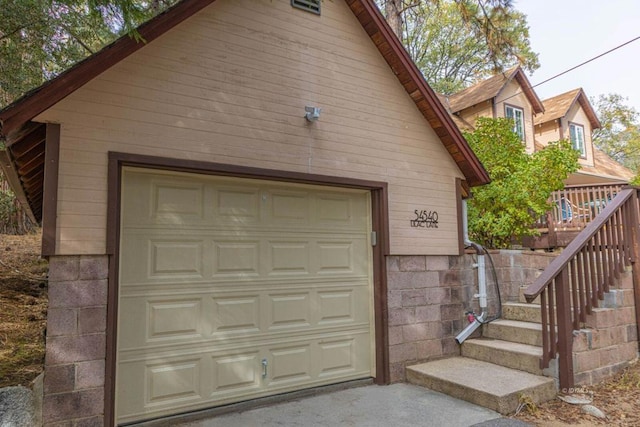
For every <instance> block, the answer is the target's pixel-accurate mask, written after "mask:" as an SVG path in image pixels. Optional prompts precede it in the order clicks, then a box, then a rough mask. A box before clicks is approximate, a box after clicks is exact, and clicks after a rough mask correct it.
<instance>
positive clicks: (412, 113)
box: [37, 0, 463, 254]
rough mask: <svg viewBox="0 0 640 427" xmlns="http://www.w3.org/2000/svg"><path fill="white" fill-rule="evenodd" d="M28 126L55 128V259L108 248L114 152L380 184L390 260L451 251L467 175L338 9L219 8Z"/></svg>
mask: <svg viewBox="0 0 640 427" xmlns="http://www.w3.org/2000/svg"><path fill="white" fill-rule="evenodd" d="M305 105H313V106H317V107H320V108H322V113H321V116H320V120H318V121H317V122H316V123H313V124H309V123H307V122H306V120H305V119H304V118H303V116H304V107H305ZM37 120H40V121H51V122H57V123H61V125H62V126H61V128H62V136H61V152H60V182H59V196H60V198H59V201H58V215H59V222H58V230H57V253H59V254H86V253H94V254H100V253H104V251H105V234H106V231H105V227H106V208H107V206H106V203H107V179H106V176H107V153H108V152H109V151H118V152H129V153H136V154H146V155H156V156H163V157H173V158H181V159H194V160H200V161H212V162H218V163H228V164H234V165H243V166H252V167H261V168H270V169H278V170H287V171H295V172H305V173H313V174H324V175H333V176H344V177H351V178H359V179H369V180H377V181H387V182H389V216H390V234H391V250H392V253H394V254H455V253H457V251H458V235H457V223H456V222H457V218H456V201H455V196H454V195H455V178H456V177H463V176H462V174H461V172H460V171H459V169H458V168H457V166H456V165H455V163H454V162H453V160H452V159H451V157H450V156H449V154H448V153H447V152H446V150H445V149H444V147H443V146H442V144H441V142H440V141H439V139H438V138H437V136H436V135H435V133H434V132H433V130H432V129H431V127H430V126H429V125H428V123H427V122H426V120H425V119H424V117H423V116H422V115H421V114H420V113H419V111H418V110H417V108H416V106H415V104H414V103H413V102H412V100H411V99H410V97H409V96H408V95H407V94H406V92H405V91H404V89H403V88H402V86H401V85H400V83H399V82H398V80H397V78H396V77H395V76H394V74H393V72H392V71H391V69H390V68H389V66H388V65H387V64H386V62H385V61H384V59H383V58H382V57H381V55H380V53H379V52H378V51H377V49H376V48H375V46H374V45H373V43H372V42H371V40H370V39H369V38H368V36H367V35H366V33H365V32H364V30H363V29H362V27H361V26H360V24H359V23H358V22H357V20H356V18H355V17H354V16H353V14H352V12H351V11H350V10H349V9H348V8H347V6H346V4H345V3H344V2H343V1H341V0H335V1H325V2H323V4H322V15H321V16H316V15H313V14H310V13H307V12H303V11H300V10H296V9H293V8H292V7H291V6H290V2H289V1H285V0H234V1H230V0H218V1H216V2H215V3H214V4H212V5H211V6H209V7H208V8H206V9H204V10H203V11H202V12H200V13H198V14H197V15H195V16H193V17H192V18H190V19H188V20H187V21H185V22H184V23H182V24H180V25H179V26H177V27H176V28H174V29H173V30H171V31H169V32H168V33H166V34H165V35H163V36H162V37H161V38H159V39H157V40H155V41H154V42H152V43H150V44H149V45H148V46H145V47H144V48H142V49H141V50H140V51H138V52H136V53H134V54H133V55H131V56H130V57H128V58H127V59H125V60H123V61H122V62H120V63H119V64H117V65H115V66H114V67H112V68H111V69H109V70H107V71H105V72H104V73H103V74H101V75H100V76H98V77H97V78H96V79H94V80H93V81H91V82H90V83H88V84H86V85H85V86H84V87H82V88H80V89H79V90H77V91H76V92H75V93H73V94H72V95H70V96H69V97H67V98H66V99H64V100H63V101H61V102H60V103H58V104H57V105H56V106H54V107H52V108H51V109H49V110H47V111H46V112H44V113H43V114H41V115H40V116H39V117H38V118H37ZM415 210H428V211H437V212H438V217H439V227H438V228H437V229H435V228H432V229H418V228H411V227H410V221H411V220H412V219H415V214H414V211H415Z"/></svg>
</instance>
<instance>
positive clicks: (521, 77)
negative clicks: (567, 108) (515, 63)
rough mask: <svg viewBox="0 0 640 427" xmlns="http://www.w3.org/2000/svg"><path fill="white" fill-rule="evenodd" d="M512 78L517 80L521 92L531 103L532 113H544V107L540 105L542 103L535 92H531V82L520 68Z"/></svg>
mask: <svg viewBox="0 0 640 427" xmlns="http://www.w3.org/2000/svg"><path fill="white" fill-rule="evenodd" d="M512 78H515V79H516V80H518V83H519V84H520V87H521V88H522V91H523V92H524V94H525V96H526V97H527V99H528V100H529V102H530V103H531V108H532V109H533V112H534V113H536V114H540V113H544V105H543V104H542V101H541V100H540V98H539V97H538V95H537V94H536V92H535V91H534V90H533V86H531V82H530V81H529V79H528V78H527V76H526V74H525V73H524V71H523V70H522V68H520V67H518V69H517V70H516V72H515V73H514V75H513V77H512Z"/></svg>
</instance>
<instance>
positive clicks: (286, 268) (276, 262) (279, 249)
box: [266, 240, 311, 276]
mask: <svg viewBox="0 0 640 427" xmlns="http://www.w3.org/2000/svg"><path fill="white" fill-rule="evenodd" d="M310 246H311V245H310V243H309V242H308V241H304V240H303V241H289V242H287V241H275V242H274V241H269V242H268V247H269V250H268V254H269V256H268V259H267V261H266V262H267V265H268V272H269V275H271V276H274V275H282V274H286V275H292V274H295V275H307V274H309V270H310V268H309V267H310V265H309V264H310V258H311V257H310Z"/></svg>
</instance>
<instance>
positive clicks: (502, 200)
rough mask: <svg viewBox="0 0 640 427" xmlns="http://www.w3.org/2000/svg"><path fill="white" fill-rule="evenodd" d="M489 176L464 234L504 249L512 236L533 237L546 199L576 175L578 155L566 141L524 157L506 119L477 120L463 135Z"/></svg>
mask: <svg viewBox="0 0 640 427" xmlns="http://www.w3.org/2000/svg"><path fill="white" fill-rule="evenodd" d="M465 137H466V139H467V141H469V144H470V145H471V148H472V149H473V151H474V152H475V153H476V155H477V156H478V158H479V159H480V161H481V162H482V163H483V165H484V166H485V168H486V169H487V171H488V172H489V175H490V177H491V183H490V184H488V185H485V186H482V187H478V188H475V189H474V191H473V198H471V200H470V201H469V235H470V237H471V239H472V240H474V241H476V242H477V243H480V244H481V245H483V246H485V247H488V248H506V247H508V246H509V244H510V242H511V239H512V237H521V236H529V235H533V234H534V233H535V231H534V230H533V229H532V228H531V225H532V224H533V222H534V221H535V219H536V218H539V217H540V216H541V215H543V214H544V213H545V212H546V211H547V210H548V209H549V208H550V205H549V203H548V199H549V196H550V195H551V193H552V192H553V191H555V190H559V189H561V188H562V187H563V181H564V180H565V179H566V178H567V176H568V175H569V174H570V173H572V172H575V171H577V170H578V168H579V166H578V157H579V153H578V152H577V151H576V150H574V149H573V148H571V145H570V143H569V142H567V141H558V142H555V143H551V144H549V146H547V147H546V148H545V149H543V150H540V151H538V152H535V153H534V154H527V153H526V152H525V147H524V145H523V144H522V141H520V139H519V138H518V136H517V135H516V134H515V133H514V132H513V123H512V122H511V120H508V119H489V118H482V117H481V118H479V119H478V120H477V122H476V130H475V131H473V132H471V133H466V134H465Z"/></svg>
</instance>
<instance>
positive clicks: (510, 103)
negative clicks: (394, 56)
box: [440, 67, 634, 248]
mask: <svg viewBox="0 0 640 427" xmlns="http://www.w3.org/2000/svg"><path fill="white" fill-rule="evenodd" d="M440 100H441V102H443V104H445V105H447V106H448V107H449V111H450V113H451V115H452V118H453V120H454V122H455V123H456V124H457V125H458V127H460V129H462V130H465V131H472V130H473V126H474V124H475V121H476V119H477V118H478V117H492V118H497V117H507V118H511V119H513V126H514V128H513V130H514V132H515V133H516V134H518V135H519V136H520V138H521V139H522V142H523V144H524V145H525V149H526V151H527V152H528V153H533V152H536V151H540V150H543V149H544V148H545V147H546V146H547V145H548V144H549V143H550V142H553V141H558V140H561V139H566V140H569V141H570V142H571V144H572V145H573V147H574V148H575V149H576V150H577V151H579V152H580V154H581V155H580V158H579V164H580V169H579V170H578V171H577V172H574V173H572V174H571V175H570V176H569V177H567V179H566V180H565V189H563V190H561V191H556V192H554V193H553V194H552V196H551V203H552V205H553V208H552V210H551V211H550V212H549V213H548V215H546V216H545V217H544V218H541V219H540V220H539V221H538V222H537V223H536V224H535V225H534V226H535V227H536V228H538V229H540V232H541V235H540V237H536V238H526V239H525V241H524V244H525V245H527V246H530V247H533V248H552V247H556V246H565V245H566V244H568V243H569V242H570V241H571V240H572V239H573V238H574V237H575V236H576V235H577V233H578V232H579V231H580V230H582V229H583V228H584V227H585V225H586V224H587V223H588V222H590V221H591V220H592V219H593V218H595V216H596V215H597V214H598V213H599V212H600V211H602V209H604V207H605V206H606V205H607V203H608V201H610V200H611V199H612V198H613V197H615V195H616V194H617V192H619V191H620V189H621V188H622V186H623V185H626V184H628V183H629V182H630V181H631V179H633V177H634V173H633V172H632V171H630V170H629V169H627V168H625V167H624V166H622V165H621V164H619V163H618V162H616V161H615V160H613V159H611V158H610V157H609V156H607V155H606V154H605V153H603V152H602V151H600V150H598V149H597V148H596V147H594V145H593V139H592V132H593V130H594V129H597V128H599V127H600V121H599V120H598V117H597V116H596V113H595V111H594V109H593V107H592V106H591V104H590V102H589V99H588V98H587V96H586V94H585V93H584V91H583V90H582V89H574V90H571V91H569V92H566V93H563V94H561V95H558V96H555V97H552V98H549V99H547V100H544V101H540V99H539V98H538V96H537V95H536V93H535V91H534V90H533V88H532V87H531V84H530V83H529V80H528V79H527V77H526V76H525V74H524V72H523V71H522V69H521V68H520V67H514V68H511V69H509V70H507V71H505V72H504V73H500V74H497V75H495V76H492V77H490V78H488V79H486V80H483V81H481V82H479V83H477V84H475V85H473V86H471V87H469V88H467V89H464V90H462V91H460V92H458V93H455V94H453V95H450V96H448V97H445V96H442V95H440Z"/></svg>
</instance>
